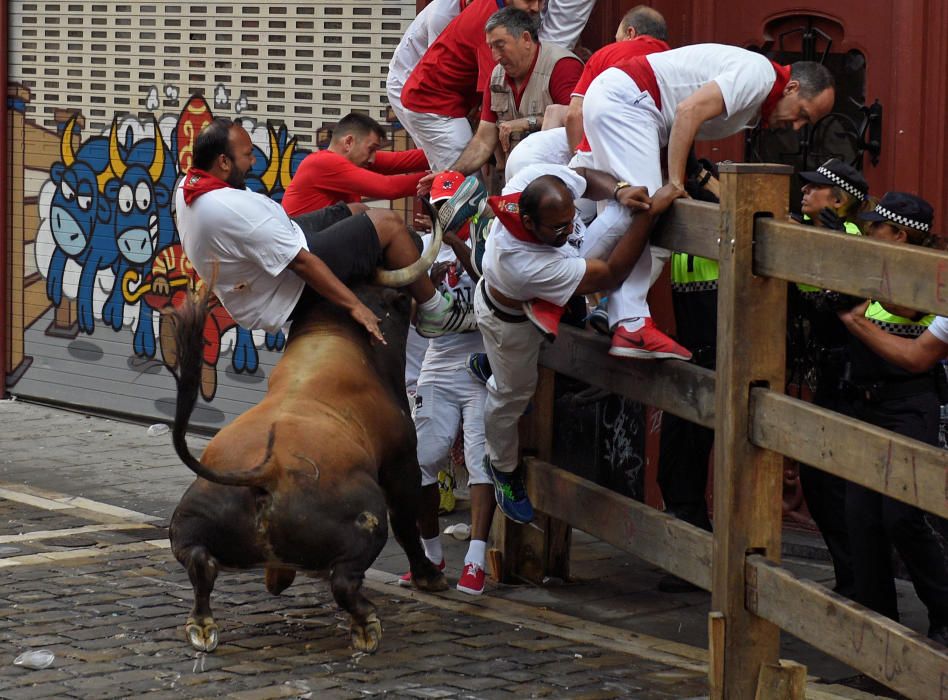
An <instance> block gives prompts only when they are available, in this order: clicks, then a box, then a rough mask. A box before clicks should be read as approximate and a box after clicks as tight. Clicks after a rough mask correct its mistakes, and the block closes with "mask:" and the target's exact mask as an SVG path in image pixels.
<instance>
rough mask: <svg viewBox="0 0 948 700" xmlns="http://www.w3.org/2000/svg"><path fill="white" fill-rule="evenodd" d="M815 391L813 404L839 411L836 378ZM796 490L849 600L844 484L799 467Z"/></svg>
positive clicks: (850, 564)
mask: <svg viewBox="0 0 948 700" xmlns="http://www.w3.org/2000/svg"><path fill="white" fill-rule="evenodd" d="M823 383H824V385H826V387H827V388H825V389H824V388H823V386H821V387H820V388H819V389H818V390H817V394H816V396H815V397H814V400H813V403H815V404H816V405H817V406H821V407H822V408H828V409H830V410H832V411H840V405H839V399H838V397H837V394H836V391H835V387H836V386H837V385H838V378H837V379H835V380H834V381H827V380H826V377H824V382H823ZM799 466H800V487H801V488H802V489H803V497H804V498H805V499H806V505H807V509H809V511H810V515H811V516H812V517H813V522H815V523H816V526H817V527H818V528H819V530H820V534H821V535H822V536H823V541H824V542H826V548H827V549H828V550H829V553H830V559H831V560H832V562H833V573H834V575H835V577H836V586H835V587H834V589H833V590H835V591H836V592H837V593H839V594H840V595H844V596H846V597H847V598H852V597H853V595H854V594H855V575H854V574H853V559H852V551H851V548H850V544H849V528H848V527H847V523H846V480H845V479H842V478H841V477H838V476H836V475H835V474H830V473H828V472H824V471H822V470H820V469H816V468H815V467H811V466H809V465H807V464H800V465H799Z"/></svg>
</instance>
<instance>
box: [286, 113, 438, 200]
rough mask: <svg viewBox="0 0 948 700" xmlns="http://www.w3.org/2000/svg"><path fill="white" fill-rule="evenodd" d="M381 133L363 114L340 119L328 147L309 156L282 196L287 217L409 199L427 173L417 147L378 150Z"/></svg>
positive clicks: (426, 161)
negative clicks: (337, 206)
mask: <svg viewBox="0 0 948 700" xmlns="http://www.w3.org/2000/svg"><path fill="white" fill-rule="evenodd" d="M384 140H385V129H383V128H382V126H381V125H380V124H379V123H378V122H377V121H375V120H374V119H372V118H371V117H368V116H366V115H364V114H359V113H357V112H353V113H351V114H347V115H346V116H345V117H343V118H342V119H340V120H339V123H338V124H337V125H336V128H335V129H333V132H332V140H331V141H330V142H329V148H327V149H326V150H324V151H317V152H316V153H312V154H310V155H308V156H307V157H306V158H305V159H304V160H303V162H302V163H300V167H299V169H298V170H297V171H296V174H295V175H294V176H293V181H292V182H291V183H290V186H289V187H288V188H287V189H286V192H285V193H284V195H283V208H284V209H286V213H287V214H289V215H290V216H298V215H300V214H306V213H309V212H311V211H316V210H317V209H325V208H326V207H328V206H332V205H333V204H336V203H337V202H345V203H356V202H361V201H362V200H363V198H365V199H399V198H401V197H413V196H414V195H415V189H416V186H417V184H418V180H420V179H421V178H422V177H423V176H424V175H425V171H427V169H428V160H427V159H426V158H425V154H424V152H423V151H422V150H421V149H420V148H414V149H411V150H409V151H401V152H392V151H380V150H379V148H380V147H381V145H382V142H383V141H384Z"/></svg>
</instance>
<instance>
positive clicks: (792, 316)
mask: <svg viewBox="0 0 948 700" xmlns="http://www.w3.org/2000/svg"><path fill="white" fill-rule="evenodd" d="M799 178H800V179H801V180H802V181H803V183H804V184H803V201H802V213H803V216H802V221H803V223H806V224H810V225H813V226H816V227H818V228H826V229H832V230H838V231H842V232H845V233H847V234H852V235H860V234H861V231H860V229H859V226H858V225H857V224H856V216H857V214H858V212H859V210H860V209H861V208H862V207H863V206H864V205H865V202H866V199H867V195H868V193H869V184H868V183H867V182H866V179H865V178H864V177H863V175H862V173H860V172H859V171H858V170H856V168H854V167H852V166H851V165H848V164H847V163H844V162H843V161H841V160H839V159H838V158H832V159H830V160H828V161H826V162H825V163H824V164H823V165H821V166H820V167H819V168H817V169H816V170H813V171H807V172H802V173H799ZM789 307H790V313H789V322H790V328H789V333H788V341H789V347H788V352H787V358H788V360H789V363H790V368H789V374H790V377H791V378H792V380H794V381H795V383H796V384H797V386H799V387H802V386H804V385H807V386H809V388H810V389H811V390H812V391H813V403H815V404H816V405H817V406H821V407H823V408H828V409H830V410H833V411H839V410H840V407H839V405H838V403H839V392H838V389H839V383H840V380H841V376H842V370H843V365H844V362H845V358H846V347H847V345H848V342H849V336H848V334H847V333H846V330H845V328H844V327H843V324H842V322H841V321H840V320H839V318H838V317H837V315H836V313H835V311H834V309H833V308H832V304H830V303H828V300H827V295H826V294H825V293H824V292H823V290H821V289H818V288H817V287H813V286H810V285H806V284H797V285H794V286H792V287H791V288H790V298H789ZM799 468H800V486H801V488H802V489H803V497H804V498H805V499H806V504H807V509H808V510H809V511H810V515H811V516H812V518H813V522H815V523H816V526H817V527H818V528H819V530H820V534H821V535H822V536H823V540H824V541H825V542H826V548H827V549H828V550H829V553H830V558H831V559H832V562H833V572H834V574H835V577H836V585H835V586H834V588H833V590H835V591H836V592H837V593H839V594H840V595H844V596H847V597H852V595H853V593H854V579H853V568H852V557H851V554H850V545H849V535H848V532H847V528H846V482H845V481H844V480H843V479H841V478H840V477H838V476H836V475H835V474H830V473H828V472H824V471H822V470H820V469H815V468H813V467H811V466H809V465H806V464H801V465H799Z"/></svg>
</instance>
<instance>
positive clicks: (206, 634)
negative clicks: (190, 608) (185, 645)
mask: <svg viewBox="0 0 948 700" xmlns="http://www.w3.org/2000/svg"><path fill="white" fill-rule="evenodd" d="M184 633H185V634H186V635H188V641H189V642H191V646H192V647H194V648H195V649H197V650H198V651H208V652H210V651H214V650H215V649H217V642H218V641H219V640H220V632H219V630H218V629H217V623H215V622H214V618H213V617H202V618H201V619H200V620H195V619H194V618H193V617H189V618H188V621H187V623H186V624H185V625H184Z"/></svg>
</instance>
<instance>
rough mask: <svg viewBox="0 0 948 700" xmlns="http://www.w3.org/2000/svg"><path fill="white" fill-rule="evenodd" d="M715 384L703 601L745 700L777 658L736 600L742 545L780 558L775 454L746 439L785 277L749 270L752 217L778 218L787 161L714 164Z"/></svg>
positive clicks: (772, 639) (763, 382)
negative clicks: (715, 618)
mask: <svg viewBox="0 0 948 700" xmlns="http://www.w3.org/2000/svg"><path fill="white" fill-rule="evenodd" d="M720 173H721V190H722V198H721V228H720V236H721V238H720V242H719V246H720V258H719V260H720V266H721V267H720V269H721V273H720V279H719V282H718V345H717V358H718V359H717V373H716V376H717V385H716V388H717V391H716V414H715V440H714V465H715V475H714V550H713V551H714V554H713V564H712V584H713V585H712V596H711V609H712V610H713V611H717V612H720V613H723V615H724V621H725V625H724V649H723V656H724V660H723V679H720V678H718V679H713V680H714V681H716V682H721V681H722V680H723V697H726V698H728V699H729V700H753V699H754V696H755V690H756V686H757V679H758V675H759V672H760V669H761V666H762V665H763V664H776V663H777V662H778V653H779V643H780V630H779V628H778V627H776V626H775V625H773V624H771V623H769V622H767V621H765V620H763V619H761V618H759V617H756V616H755V615H752V614H751V613H749V612H748V611H747V609H746V608H745V604H744V600H745V580H744V577H745V567H744V559H745V557H746V556H747V554H748V553H757V554H763V555H764V556H766V557H767V558H768V559H771V560H773V561H779V559H780V528H781V503H782V498H781V487H782V476H783V474H782V464H783V459H782V457H781V456H780V455H778V454H776V453H773V452H769V451H766V450H762V449H760V448H757V447H754V446H753V445H752V444H751V442H750V440H749V438H748V430H749V419H748V416H749V401H750V391H751V388H752V387H754V386H769V387H770V388H771V389H773V390H775V391H782V390H783V386H784V370H785V367H784V365H785V348H784V337H785V333H786V297H787V283H786V282H784V281H782V280H778V279H771V278H765V277H755V276H754V274H753V246H754V223H755V220H756V218H757V217H758V216H769V215H772V216H774V217H777V218H781V219H783V218H786V216H787V206H788V194H789V175H790V173H791V169H790V168H789V167H788V166H781V165H768V164H746V163H730V164H725V165H722V166H721V168H720Z"/></svg>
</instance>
